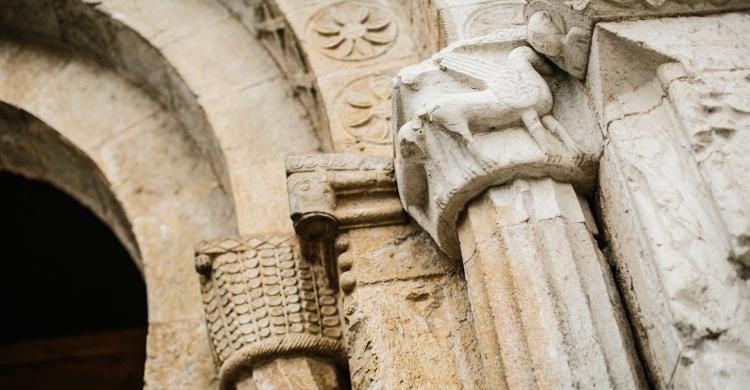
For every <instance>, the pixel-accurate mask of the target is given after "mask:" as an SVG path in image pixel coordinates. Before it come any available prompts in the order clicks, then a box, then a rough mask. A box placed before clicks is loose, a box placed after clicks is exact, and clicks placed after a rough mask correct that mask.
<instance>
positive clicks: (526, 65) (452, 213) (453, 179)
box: [394, 32, 601, 258]
mask: <svg viewBox="0 0 750 390" xmlns="http://www.w3.org/2000/svg"><path fill="white" fill-rule="evenodd" d="M558 97H561V99H558ZM562 98H564V99H562ZM559 100H560V101H559ZM394 105H395V111H396V113H397V114H396V115H395V118H396V120H395V121H394V124H395V126H396V128H397V129H398V132H397V134H396V139H395V148H396V157H395V168H396V177H397V181H398V186H399V193H400V196H401V201H402V204H403V206H404V208H405V209H406V210H407V212H408V213H409V214H410V215H411V216H412V217H414V219H415V220H416V221H417V222H418V223H419V224H420V225H421V226H422V227H423V228H424V229H425V230H427V232H429V233H430V235H432V237H433V238H434V239H435V241H436V242H437V243H438V245H439V246H440V247H441V248H442V249H443V250H444V251H445V252H446V253H447V254H448V255H449V256H451V257H454V258H460V250H459V245H458V236H457V233H456V224H457V219H458V216H459V214H460V213H461V212H462V211H463V210H464V208H465V206H466V204H467V203H468V202H469V201H470V200H471V199H473V198H475V197H477V196H478V195H480V194H482V193H483V192H484V191H485V190H486V189H488V188H489V187H493V186H497V185H501V184H503V183H506V182H509V181H511V180H513V179H517V178H552V179H554V180H557V181H560V182H565V183H570V184H572V185H573V186H574V187H575V188H576V189H577V190H579V191H582V193H586V192H587V191H589V190H590V188H591V187H592V186H593V183H594V178H595V170H596V161H597V158H598V154H599V151H600V148H601V145H600V142H601V135H600V134H599V130H598V129H597V127H596V124H594V123H593V119H592V118H594V116H593V115H592V113H591V112H590V110H589V108H588V107H589V106H588V98H587V97H586V94H585V92H584V90H583V86H582V85H581V84H580V82H578V81H576V80H574V79H571V78H570V77H569V76H567V75H565V74H560V73H559V72H558V73H554V72H553V69H552V67H551V66H550V65H549V64H547V63H546V62H545V60H544V59H543V58H542V57H541V56H539V55H538V54H537V53H536V52H534V51H533V50H532V49H531V48H529V47H528V46H526V42H525V40H524V37H523V36H522V35H520V34H512V33H508V32H502V33H499V34H496V35H491V36H486V37H483V38H480V39H476V40H471V41H464V42H459V43H458V44H456V45H452V46H450V47H448V48H447V49H445V50H443V51H441V52H440V53H438V54H436V55H435V56H433V58H431V59H430V60H427V61H425V62H423V63H421V64H418V65H415V66H412V67H408V68H405V69H403V70H402V71H401V72H400V73H399V75H398V78H397V79H396V81H395V84H394Z"/></svg>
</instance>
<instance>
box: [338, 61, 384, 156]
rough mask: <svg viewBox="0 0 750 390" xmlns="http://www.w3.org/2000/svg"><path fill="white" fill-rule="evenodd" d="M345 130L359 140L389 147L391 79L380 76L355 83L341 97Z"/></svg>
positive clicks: (341, 112)
mask: <svg viewBox="0 0 750 390" xmlns="http://www.w3.org/2000/svg"><path fill="white" fill-rule="evenodd" d="M336 105H337V107H338V120H339V123H341V127H342V128H343V129H344V131H346V132H347V133H348V134H349V135H351V136H352V137H354V138H355V139H356V140H357V141H360V142H366V143H371V144H379V145H384V144H389V143H391V142H392V140H391V128H390V121H391V77H390V76H386V75H382V74H376V75H369V76H365V77H362V78H359V79H356V80H354V81H353V82H351V83H349V85H347V86H346V87H344V89H343V91H342V92H341V93H340V94H339V96H338V98H337V103H336Z"/></svg>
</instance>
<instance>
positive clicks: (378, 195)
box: [287, 154, 484, 389]
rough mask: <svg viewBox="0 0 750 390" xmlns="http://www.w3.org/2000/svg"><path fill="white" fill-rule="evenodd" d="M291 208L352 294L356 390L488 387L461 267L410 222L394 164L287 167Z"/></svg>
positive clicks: (341, 159)
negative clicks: (397, 185) (482, 378)
mask: <svg viewBox="0 0 750 390" xmlns="http://www.w3.org/2000/svg"><path fill="white" fill-rule="evenodd" d="M287 174H288V179H287V183H288V187H289V205H290V211H291V216H292V220H293V221H294V226H295V229H296V230H297V233H298V234H299V235H300V237H301V238H302V242H303V243H304V245H305V248H306V251H307V253H309V255H308V256H310V257H315V258H317V259H319V260H320V261H321V262H322V263H325V264H327V267H326V268H327V269H328V270H329V272H330V274H331V277H332V279H333V280H336V281H337V283H338V285H339V287H340V290H341V292H342V312H343V317H344V329H345V339H346V344H347V348H348V353H349V367H350V372H351V382H352V388H355V389H367V388H384V389H396V388H440V389H443V388H467V389H477V388H480V389H481V388H484V386H483V384H482V380H481V373H480V372H479V371H478V370H477V368H478V367H480V366H481V363H480V362H479V360H478V357H477V356H476V354H475V352H474V351H475V350H476V342H475V337H474V335H473V332H472V319H471V315H470V312H469V309H468V299H467V297H466V286H465V284H464V283H463V280H462V278H461V276H460V274H459V267H457V266H456V265H457V264H455V263H454V262H451V261H450V260H449V259H447V258H446V257H445V256H444V255H443V254H441V253H440V252H439V251H438V250H437V248H436V247H435V245H434V244H433V243H432V242H431V240H430V239H429V237H428V236H427V235H426V234H424V232H422V231H421V229H419V227H418V226H416V225H415V224H414V223H408V222H407V220H406V218H405V214H404V211H403V208H402V207H401V204H400V202H399V199H398V193H397V190H396V183H395V179H394V175H393V164H392V161H391V159H389V158H383V157H375V156H363V155H355V154H318V155H307V156H292V157H289V158H288V159H287Z"/></svg>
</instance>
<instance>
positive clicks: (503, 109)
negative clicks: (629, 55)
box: [394, 34, 645, 389]
mask: <svg viewBox="0 0 750 390" xmlns="http://www.w3.org/2000/svg"><path fill="white" fill-rule="evenodd" d="M542 74H544V76H545V78H543V77H542ZM548 83H549V85H553V86H554V88H552V89H551V88H550V87H549V86H548ZM395 86H396V87H395V88H396V92H395V93H394V95H396V99H397V100H396V103H395V104H396V110H397V115H396V118H397V123H396V126H397V127H398V128H399V131H398V134H397V136H396V160H395V161H396V175H397V179H398V187H399V192H400V195H401V200H402V203H403V205H404V207H405V208H406V210H407V211H408V212H409V214H411V215H412V216H413V217H414V219H415V220H416V221H417V222H418V223H419V224H420V225H421V226H422V227H423V228H424V229H425V230H426V231H427V232H429V233H430V235H432V237H433V238H434V239H435V241H436V242H437V243H438V245H439V246H440V248H441V249H443V250H444V251H445V252H446V253H447V254H448V255H450V256H451V257H453V258H455V259H460V260H462V261H463V264H464V271H465V277H466V282H467V285H468V290H469V298H470V301H471V308H472V313H473V315H474V320H475V327H476V333H477V336H478V339H479V349H480V351H481V355H482V360H483V366H484V378H485V380H486V387H487V388H511V389H518V388H544V389H558V388H617V389H634V388H642V387H645V382H644V378H643V375H642V370H641V367H640V363H639V362H638V359H637V358H636V354H635V352H634V348H633V343H632V339H631V335H630V329H629V327H628V324H627V321H626V320H625V319H624V315H623V311H622V308H621V305H620V298H619V296H618V294H617V292H616V290H615V289H614V283H613V281H612V278H611V275H610V271H609V268H608V266H607V264H606V262H605V261H604V260H603V257H602V255H601V252H600V251H599V249H598V247H597V244H596V240H595V239H594V234H596V226H595V224H594V223H593V219H592V218H591V215H590V212H589V208H588V204H587V202H586V200H585V199H586V196H589V195H591V190H592V188H593V185H594V181H595V177H596V176H595V172H596V160H597V157H598V154H599V151H600V148H601V144H600V142H601V137H600V136H599V135H598V133H597V132H598V129H597V128H596V126H595V124H594V120H593V118H594V115H593V113H592V112H591V111H589V109H588V107H589V106H588V104H587V103H588V102H587V99H586V95H585V93H584V90H583V85H582V84H581V83H580V82H578V81H576V80H575V79H573V78H572V77H570V76H569V75H566V74H557V73H554V72H553V71H552V68H551V67H549V65H547V64H546V63H545V61H544V59H543V58H541V57H540V56H539V55H538V54H536V53H535V52H534V51H533V50H531V49H530V48H529V47H527V46H525V41H524V38H523V37H522V36H518V35H514V34H497V35H495V36H488V37H484V38H481V39H477V40H472V41H468V42H464V43H459V44H455V45H452V46H450V47H449V48H447V49H446V50H444V51H442V52H440V53H438V54H437V55H436V56H434V57H433V58H432V59H431V60H429V61H426V62H424V63H422V64H419V65H416V66H414V67H410V68H406V69H404V70H402V71H401V73H400V74H399V78H398V79H397V82H396V84H395ZM558 96H564V98H565V99H566V100H567V101H564V102H562V104H557V105H553V100H554V99H556V98H557V97H558Z"/></svg>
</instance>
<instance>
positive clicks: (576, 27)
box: [525, 0, 750, 79]
mask: <svg viewBox="0 0 750 390" xmlns="http://www.w3.org/2000/svg"><path fill="white" fill-rule="evenodd" d="M743 9H750V3H748V2H747V1H744V0H689V1H676V0H575V1H556V0H534V1H531V2H530V3H529V5H528V6H527V7H526V11H525V14H526V17H527V19H528V23H527V29H528V37H529V43H530V44H531V46H533V47H534V48H535V49H536V50H538V51H539V52H541V53H542V54H544V55H546V56H547V58H549V59H550V60H552V61H553V62H554V63H555V64H557V65H558V66H560V67H561V68H562V69H564V70H565V71H567V72H568V73H570V74H571V75H573V76H574V77H577V78H579V79H583V78H585V77H586V68H587V65H588V58H589V50H590V47H591V34H592V31H593V26H594V25H595V24H596V23H597V22H600V21H609V20H623V19H645V18H656V17H663V16H675V15H696V14H705V13H715V12H726V11H737V10H743Z"/></svg>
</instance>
